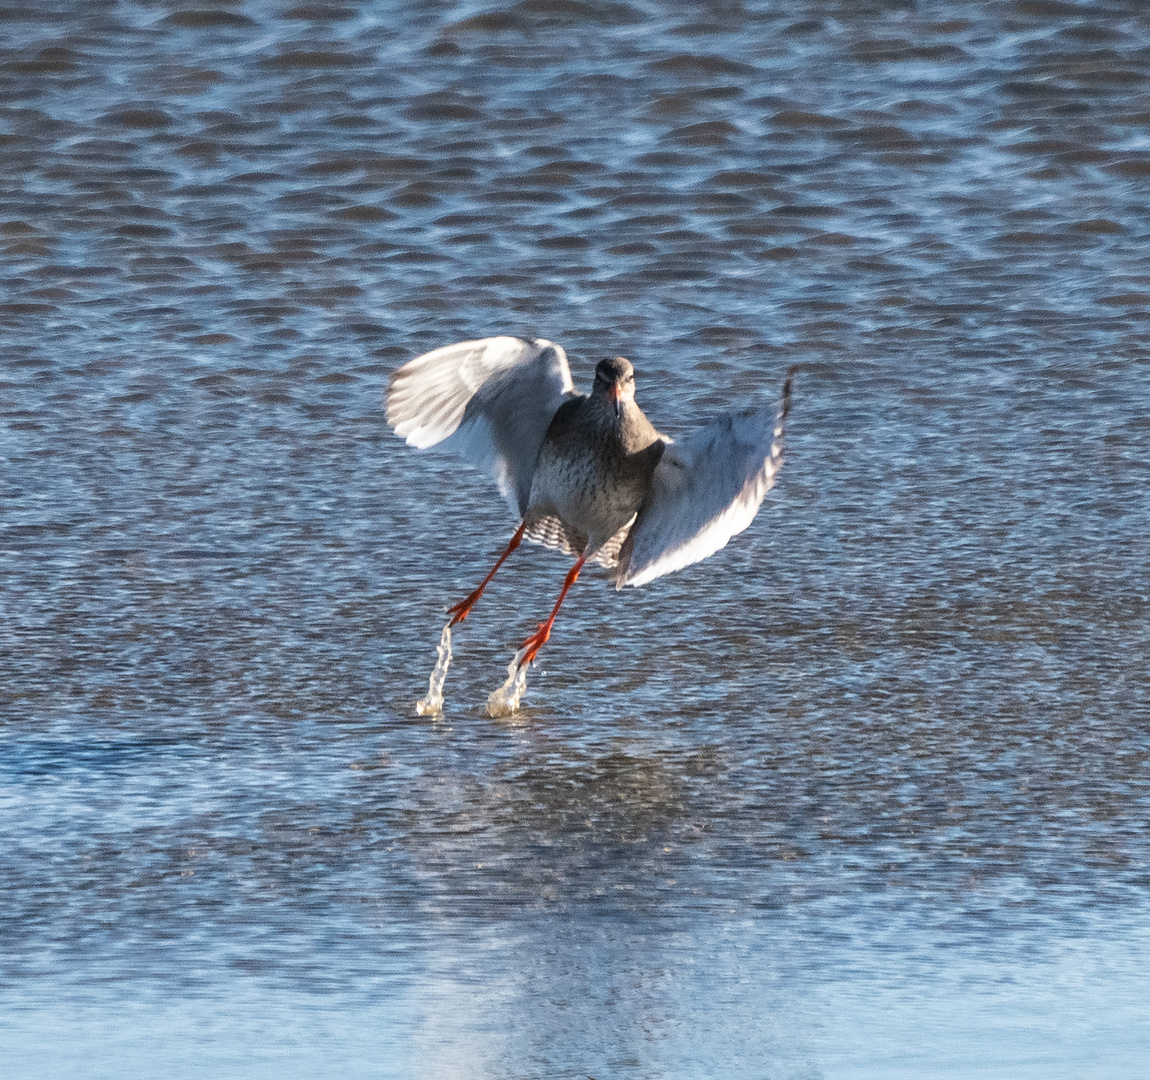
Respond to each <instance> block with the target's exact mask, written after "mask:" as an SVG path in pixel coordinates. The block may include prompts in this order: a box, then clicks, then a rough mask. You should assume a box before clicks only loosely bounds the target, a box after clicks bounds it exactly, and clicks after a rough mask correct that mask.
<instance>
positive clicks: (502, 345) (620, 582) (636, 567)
mask: <svg viewBox="0 0 1150 1080" xmlns="http://www.w3.org/2000/svg"><path fill="white" fill-rule="evenodd" d="M792 374H793V372H788V373H787V377H786V381H785V382H784V383H783V395H782V404H781V405H780V407H779V409H778V411H777V413H776V411H775V409H774V408H773V406H767V407H761V408H752V409H748V410H745V411H743V412H738V413H731V414H728V415H726V416H722V417H720V418H719V419H717V420H714V421H712V422H711V423H709V424H707V425H705V426H704V427H702V428H699V429H698V430H697V431H695V432H693V433H692V434H690V435H688V436H687V437H686V438H684V439H682V440H681V441H679V442H674V441H672V440H671V439H669V438H667V436H665V435H662V434H660V433H659V432H658V431H656V430H655V428H654V427H653V426H652V425H651V422H650V421H649V420H648V419H647V417H646V416H644V415H643V411H642V410H641V409H640V408H639V406H638V405H637V404H635V372H634V369H633V368H632V367H631V364H630V363H629V362H628V361H627V360H626V359H624V358H623V357H622V356H616V357H614V358H613V359H605V360H600V361H599V364H598V365H597V367H596V368H595V382H594V384H593V386H592V388H591V393H590V394H581V393H580V392H579V391H577V390H576V389H575V386H574V384H573V383H572V381H571V372H570V371H569V369H568V367H567V354H566V353H565V352H564V351H563V349H562V348H561V347H560V346H558V345H556V344H554V343H553V342H550V341H547V340H545V339H543V338H536V339H535V340H534V341H529V340H527V339H525V338H517V337H491V338H484V339H482V340H480V341H464V342H460V343H459V344H456V345H447V346H445V347H443V348H440V349H435V350H434V351H432V352H429V353H425V354H424V355H422V356H418V357H416V358H415V359H414V360H411V361H409V362H408V363H406V364H404V365H403V367H401V368H399V370H398V371H396V372H395V373H394V374H393V375H392V377H391V385H390V387H389V389H388V393H387V422H388V423H389V424H390V425H391V427H392V428H394V429H395V432H396V434H397V435H400V436H402V437H403V438H404V439H406V440H407V443H408V445H410V446H414V447H417V448H419V449H423V448H425V447H429V446H436V445H438V444H443V446H444V447H445V448H447V449H450V450H453V451H455V452H457V453H458V454H460V455H461V456H462V457H463V458H464V459H465V460H467V461H469V462H470V463H471V464H472V465H475V466H477V467H478V468H480V469H482V470H484V471H486V472H489V473H491V474H492V475H493V476H494V478H495V480H496V483H497V484H498V485H499V490H500V491H501V492H502V494H503V497H504V498H505V499H506V500H507V502H508V504H509V505H510V506H511V509H512V510H513V511H514V512H515V514H517V515H518V517H519V519H520V522H519V527H518V528H517V529H516V530H515V534H514V535H513V536H512V537H511V540H510V542H509V543H508V545H507V547H506V549H505V550H504V551H503V554H502V555H500V556H499V558H498V560H496V563H495V565H494V566H493V567H492V568H491V571H490V572H489V573H488V575H487V576H486V577H485V578H484V579H483V580H482V581H481V582H480V583H479V586H478V588H476V589H475V591H474V592H472V593H470V594H469V595H468V596H466V597H464V599H462V600H461V601H459V603H457V604H455V605H453V606H452V607H450V608H448V609H447V610H448V614H449V615H450V616H451V619H450V621H449V622H448V624H447V626H446V627H444V641H445V642H446V644H447V657H448V659H449V658H450V628H451V627H452V626H454V625H455V624H457V623H461V622H462V621H463V620H464V619H466V618H467V616H468V614H469V613H470V612H471V609H472V608H473V607H474V606H475V603H476V601H477V600H478V599H479V598H480V596H482V595H483V590H484V589H486V588H487V585H488V584H489V582H490V581H491V579H492V578H493V577H494V576H495V572H496V571H497V570H498V569H499V568H500V567H501V566H502V565H503V563H504V562H505V561H506V560H507V558H508V556H509V555H510V554H511V553H512V552H513V551H514V550H515V549H516V548H517V547H518V546H519V544H520V542H521V541H522V540H524V539H525V538H526V539H527V540H531V541H533V542H535V543H539V544H544V545H546V546H547V547H551V548H557V549H559V550H560V551H563V552H565V553H567V554H568V555H571V556H573V557H574V559H575V565H574V566H572V567H571V569H570V571H569V572H568V574H567V577H566V580H565V581H564V582H563V587H562V589H561V590H560V592H559V598H558V599H557V600H556V601H555V606H554V607H553V608H552V609H551V614H550V615H549V616H548V618H547V619H546V621H544V622H542V623H540V624H539V628H538V630H536V632H535V633H534V634H532V635H531V636H530V637H529V638H528V639H527V640H526V641H525V642H524V643H523V646H522V647H521V648H520V650H519V652H518V653H517V654H516V658H515V660H514V661H513V662H512V666H511V667H510V668H509V669H508V674H509V679H508V685H510V684H511V682H512V678H513V677H515V676H516V675H519V674H520V673H523V674H522V677H521V678H520V679H519V684H520V688H521V687H522V683H523V681H524V679H525V669H526V667H527V665H528V664H530V663H531V661H532V660H534V659H535V656H536V654H537V653H538V652H539V650H540V649H541V648H542V647H543V645H544V644H545V643H546V641H547V640H548V638H549V637H550V636H551V629H552V627H553V626H554V624H555V617H556V615H558V613H559V608H560V606H561V605H562V603H563V600H564V598H565V597H566V596H567V593H568V591H569V590H570V589H571V586H572V585H574V584H575V579H576V578H577V577H578V576H579V572H580V571H581V570H582V569H583V567H584V566H585V565H586V564H587V563H588V562H596V563H599V564H600V565H601V566H604V567H606V568H607V569H609V570H610V571H611V572H612V576H613V578H614V581H615V585H616V587H617V588H620V589H621V588H622V587H623V586H624V585H644V584H646V583H647V582H648V581H652V580H654V579H655V578H657V577H661V576H662V575H664V574H669V573H671V572H672V571H674V570H681V569H682V568H683V567H684V566H688V565H690V564H691V563H694V562H698V561H699V560H700V559H705V558H707V557H708V556H709V555H713V554H714V553H715V552H716V551H718V550H719V549H720V548H723V547H725V546H726V544H727V541H728V540H730V539H731V537H732V536H734V535H735V534H736V533H740V532H742V531H743V530H744V529H745V528H746V527H747V526H748V525H750V523H751V521H752V520H753V519H754V517H755V514H756V513H757V512H758V509H759V506H760V504H761V503H762V501H763V498H764V496H765V495H766V493H767V492H768V491H769V490H770V488H771V486H772V484H773V483H774V480H775V474H776V473H777V472H778V470H779V466H780V465H782V462H783V424H784V421H785V419H786V417H787V412H788V410H789V408H790V394H791V377H792ZM440 658H441V662H443V650H442V647H441V652H440ZM438 670H439V669H438V668H437V671H438ZM443 674H444V675H445V674H446V665H445V663H444V664H443ZM439 685H440V689H441V688H442V678H441V679H440V682H439ZM434 692H435V676H434V675H433V676H432V691H431V693H432V694H434ZM493 697H494V695H493ZM439 701H442V696H441V695H440V698H439ZM425 703H426V700H425V702H424V703H421V706H422V705H423V704H425ZM517 703H518V697H517V696H516V697H515V700H514V702H513V703H512V707H511V709H510V710H509V711H514V707H515V705H516V704H517ZM420 711H424V710H423V708H422V707H421V709H420ZM427 711H437V706H436V707H435V708H431V709H428V710H427Z"/></svg>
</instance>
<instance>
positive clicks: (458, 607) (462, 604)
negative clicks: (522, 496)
mask: <svg viewBox="0 0 1150 1080" xmlns="http://www.w3.org/2000/svg"><path fill="white" fill-rule="evenodd" d="M526 531H527V522H523V523H522V524H520V526H519V528H518V529H516V530H515V535H514V536H513V537H512V538H511V543H509V544H508V545H507V548H506V550H504V552H503V554H502V555H500V556H499V561H498V562H496V564H495V565H494V566H493V567H492V568H491V573H489V574H488V575H487V577H485V578H484V579H483V580H482V581H481V582H480V583H479V588H478V589H476V590H475V592H473V593H471V594H469V595H468V596H465V597H464V598H463V599H462V600H460V601H459V603H458V604H452V605H451V607H449V608H448V609H447V614H448V615H450V616H451V622H449V623H448V624H447V625H448V626H454V625H455V624H456V623H461V622H463V620H464V619H466V618H467V616H468V615H470V614H471V609H472V608H473V607H475V601H476V600H478V599H479V598H480V597H481V596H482V595H483V590H484V589H486V588H487V583H488V582H489V581H490V580H491V579H492V578H493V577H495V571H496V570H498V569H499V568H500V567H501V566H502V565H503V564H504V563H505V562H506V561H507V556H508V555H510V554H511V553H512V552H513V551H514V550H515V549H516V548H517V547H518V546H519V543H520V541H521V540H522V539H523V534H524V532H526Z"/></svg>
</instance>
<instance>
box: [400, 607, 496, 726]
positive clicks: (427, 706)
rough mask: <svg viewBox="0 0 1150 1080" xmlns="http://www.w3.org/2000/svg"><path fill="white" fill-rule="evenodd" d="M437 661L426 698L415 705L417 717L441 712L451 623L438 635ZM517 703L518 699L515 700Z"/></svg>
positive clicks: (449, 649) (448, 657) (449, 658)
mask: <svg viewBox="0 0 1150 1080" xmlns="http://www.w3.org/2000/svg"><path fill="white" fill-rule="evenodd" d="M436 652H437V653H438V656H439V659H438V660H436V661H435V670H434V671H433V672H432V673H431V680H430V681H429V682H428V684H427V697H425V698H422V699H420V700H419V701H417V702H416V703H415V712H416V714H417V715H418V716H438V715H439V714H440V713H441V712H443V684H444V682H445V681H446V680H447V669H448V667H450V666H451V623H448V624H447V625H446V626H445V627H444V628H443V633H442V634H440V635H439V645H438V647H437V649H436ZM515 700H516V701H517V702H518V700H519V699H518V698H516V699H515Z"/></svg>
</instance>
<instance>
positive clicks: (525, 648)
mask: <svg viewBox="0 0 1150 1080" xmlns="http://www.w3.org/2000/svg"><path fill="white" fill-rule="evenodd" d="M550 637H551V622H550V621H548V622H542V623H540V624H539V629H538V630H536V631H535V633H534V634H532V635H531V636H530V637H529V638H528V639H527V640H526V641H525V642H523V644H522V645H520V646H519V652H518V653H517V654H516V655H517V656H518V657H519V663H520V664H521V665H522V666H524V667H526V666H527V665H528V664H531V663H533V662H534V661H535V655H536V653H538V652H539V650H540V649H542V648H543V646H544V645H546V644H547V641H548V639H549V638H550Z"/></svg>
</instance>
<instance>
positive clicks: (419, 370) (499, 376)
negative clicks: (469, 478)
mask: <svg viewBox="0 0 1150 1080" xmlns="http://www.w3.org/2000/svg"><path fill="white" fill-rule="evenodd" d="M574 393H575V387H574V384H573V383H572V382H571V372H570V370H569V369H568V367H567V354H566V353H565V352H564V351H563V349H562V348H561V347H560V346H558V345H556V344H554V343H553V342H550V341H547V340H545V339H544V338H536V339H535V340H534V341H528V340H526V339H525V338H516V337H490V338H483V339H481V340H478V341H461V342H459V343H458V344H456V345H446V346H444V347H443V348H440V349H435V350H433V351H432V352H429V353H424V354H423V355H422V356H417V357H416V358H415V359H414V360H411V361H409V362H408V363H406V364H404V365H403V367H401V368H400V369H399V370H398V371H396V372H395V374H394V375H392V377H391V385H390V386H389V388H388V392H387V406H386V407H387V422H388V423H389V424H390V425H391V426H392V428H394V430H395V433H396V434H397V435H399V436H401V437H402V438H404V439H406V440H407V443H408V445H409V446H415V447H418V448H420V449H424V448H426V447H429V446H436V445H438V444H440V443H443V444H444V446H445V448H446V449H449V450H453V451H454V452H456V453H458V454H460V455H461V456H462V457H463V458H465V459H466V460H467V461H469V462H470V463H471V464H472V465H474V466H476V467H477V468H479V469H482V470H483V471H484V472H487V473H490V474H491V475H492V476H494V477H495V481H496V483H497V484H498V485H499V490H500V492H501V493H502V494H503V497H504V498H505V499H506V500H507V502H508V503H509V505H510V506H511V508H512V509H513V510H514V511H515V512H516V513H518V514H520V515H522V514H523V512H524V511H525V510H526V509H527V499H528V496H529V494H530V492H531V477H532V474H533V473H534V471H535V461H536V458H538V456H539V447H540V446H542V444H543V436H544V435H545V434H546V433H547V427H548V425H549V424H550V423H551V418H552V417H553V416H554V415H555V410H556V409H558V408H559V406H560V405H561V404H562V403H563V401H564V400H565V399H566V398H567V397H568V396H569V395H571V394H574Z"/></svg>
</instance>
